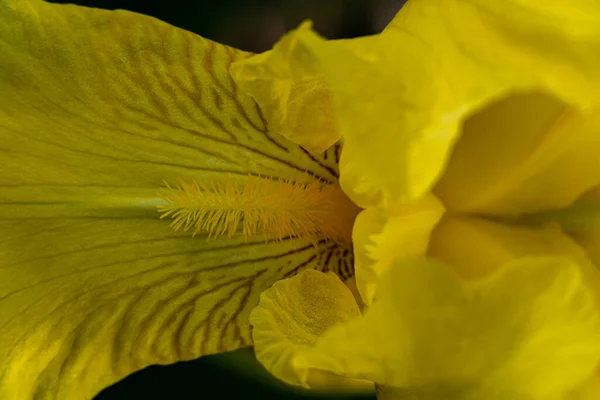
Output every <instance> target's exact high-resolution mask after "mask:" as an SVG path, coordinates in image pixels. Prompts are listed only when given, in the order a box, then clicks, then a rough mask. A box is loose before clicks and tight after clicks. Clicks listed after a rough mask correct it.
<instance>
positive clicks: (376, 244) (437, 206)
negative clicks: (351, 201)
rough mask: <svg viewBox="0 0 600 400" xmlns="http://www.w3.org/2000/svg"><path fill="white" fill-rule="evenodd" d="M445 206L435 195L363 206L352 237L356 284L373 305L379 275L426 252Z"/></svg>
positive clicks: (365, 300)
mask: <svg viewBox="0 0 600 400" xmlns="http://www.w3.org/2000/svg"><path fill="white" fill-rule="evenodd" d="M443 213H444V206H443V205H442V203H441V202H440V201H439V200H438V199H437V198H436V197H435V196H427V197H425V198H423V199H422V200H419V201H414V202H407V203H401V204H396V205H394V206H393V207H388V208H387V209H386V210H383V209H379V208H369V209H366V210H363V211H362V212H361V213H360V214H359V215H358V217H357V218H356V221H355V223H354V229H353V232H352V239H353V244H354V254H355V257H356V258H355V266H354V270H355V274H356V285H357V288H358V291H359V293H360V295H361V297H362V299H363V301H364V302H365V303H366V304H367V305H369V304H371V301H372V300H373V297H374V296H375V293H376V290H377V282H378V281H379V277H380V276H381V275H382V274H383V273H384V272H385V271H386V270H387V269H388V268H389V267H390V266H391V265H392V264H393V263H394V262H395V261H397V260H401V259H403V258H412V257H418V256H423V255H424V254H425V252H426V251H427V247H428V244H429V237H430V235H431V231H432V230H433V228H434V227H435V225H436V224H437V223H438V221H439V220H440V218H441V217H442V214H443Z"/></svg>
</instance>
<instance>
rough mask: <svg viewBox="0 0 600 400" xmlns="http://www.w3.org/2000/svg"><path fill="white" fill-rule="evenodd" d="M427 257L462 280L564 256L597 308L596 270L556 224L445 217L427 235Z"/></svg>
mask: <svg viewBox="0 0 600 400" xmlns="http://www.w3.org/2000/svg"><path fill="white" fill-rule="evenodd" d="M428 254H429V255H431V256H433V257H436V258H438V259H441V260H443V261H444V262H445V263H448V264H449V265H450V266H452V268H453V269H454V270H455V271H456V272H458V274H459V275H460V276H461V277H463V278H465V279H473V278H480V277H483V276H485V275H487V274H489V273H491V272H493V271H495V270H496V269H498V268H499V267H501V266H502V265H504V264H506V263H507V262H510V261H512V260H515V259H519V258H521V257H527V256H547V255H552V256H563V257H568V258H570V259H572V260H574V261H575V262H576V263H577V265H578V266H579V268H580V270H581V272H582V274H583V277H584V280H585V282H586V284H587V285H588V286H589V288H590V289H592V290H593V292H594V293H595V295H596V299H597V301H598V306H599V307H600V270H598V267H597V266H596V265H594V263H592V261H590V259H589V257H588V255H587V254H586V252H585V251H584V249H583V248H582V247H580V246H579V245H578V243H576V242H575V241H574V240H573V239H571V238H570V237H569V236H567V235H566V234H565V233H563V232H562V230H561V229H560V227H558V226H556V225H552V224H548V225H546V226H517V225H509V224H503V223H498V222H494V221H489V220H486V219H482V218H476V217H456V216H445V217H444V218H442V220H441V221H440V223H439V224H438V225H437V226H436V228H435V229H434V231H433V233H432V234H431V239H430V242H429V249H428Z"/></svg>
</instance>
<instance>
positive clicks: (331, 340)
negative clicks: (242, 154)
mask: <svg viewBox="0 0 600 400" xmlns="http://www.w3.org/2000/svg"><path fill="white" fill-rule="evenodd" d="M557 8H558V9H561V12H559V13H557V12H556V9H557ZM582 10H586V11H585V12H582ZM599 23H600V7H598V6H597V5H596V4H593V3H590V2H585V1H581V2H573V3H569V4H568V5H567V4H563V5H560V6H559V5H557V4H555V3H547V2H541V1H533V0H531V1H528V0H515V1H510V2H505V3H502V4H501V5H500V3H493V2H487V1H483V0H482V1H460V0H442V1H437V2H428V1H425V0H413V1H409V2H408V3H407V4H406V6H405V7H404V8H403V9H402V10H401V11H400V12H399V13H398V15H397V16H396V17H395V19H394V20H393V21H392V22H391V23H390V25H389V26H388V27H387V28H386V30H385V31H384V32H383V33H382V34H380V35H376V36H373V37H367V38H360V39H357V40H349V41H341V42H337V41H336V42H331V41H326V40H323V39H322V38H320V37H319V36H318V35H317V34H315V33H314V32H312V31H311V30H310V27H309V26H308V25H303V26H301V27H300V28H299V29H298V30H296V31H294V32H292V33H290V34H289V35H288V36H287V37H286V38H284V39H283V40H282V43H293V44H294V47H292V48H291V49H290V47H289V46H286V45H284V44H281V45H280V48H279V51H280V52H281V54H284V55H285V56H286V57H287V59H288V60H289V63H290V64H293V63H296V64H302V63H304V64H305V65H306V69H307V71H309V74H311V75H312V74H314V72H313V71H314V70H315V69H318V71H319V72H320V75H319V76H321V77H322V79H324V80H325V81H326V82H327V83H328V84H329V87H330V88H331V96H332V99H333V105H334V107H335V109H336V115H337V116H338V118H339V123H340V125H339V126H340V130H341V133H342V138H343V141H344V151H343V153H342V157H341V160H340V184H341V186H342V188H343V189H344V191H345V192H346V193H347V194H348V196H349V197H350V198H351V199H352V200H353V201H354V202H355V203H356V204H358V205H360V206H361V207H363V208H365V210H363V211H361V213H360V214H359V215H358V217H357V219H356V221H355V225H354V231H353V243H354V248H355V256H356V257H355V272H356V284H357V287H358V291H359V292H360V295H361V297H362V300H364V301H365V303H366V304H367V308H366V309H365V310H364V315H363V316H361V317H359V318H350V319H348V320H347V321H343V322H336V323H333V322H332V324H331V325H330V326H329V329H330V330H328V331H327V332H326V333H324V334H323V335H322V336H321V337H319V338H312V339H311V341H310V342H309V343H306V342H301V343H298V342H296V341H294V340H291V339H290V338H289V337H288V338H287V339H282V338H281V337H278V335H276V334H274V333H275V332H279V333H281V332H285V330H284V328H282V327H281V326H280V325H281V323H280V322H278V321H281V320H282V319H283V320H286V319H285V318H290V319H293V318H292V317H291V316H289V315H292V314H291V313H288V312H287V311H286V310H285V309H283V308H281V307H277V306H276V305H274V301H275V299H274V297H273V296H276V295H277V301H278V302H279V303H281V304H288V303H292V302H293V300H292V299H285V298H283V297H282V296H281V295H280V294H278V293H282V291H281V290H278V288H279V287H283V285H286V286H294V285H304V284H305V283H303V282H305V280H304V281H303V280H302V279H301V278H300V277H294V278H291V279H289V280H288V281H287V282H278V283H277V284H275V285H274V286H273V288H272V289H269V290H268V291H266V292H265V293H264V294H263V296H262V298H263V299H264V304H263V301H262V300H261V304H260V305H259V307H258V308H256V309H255V311H254V312H253V314H252V315H251V320H252V324H253V325H254V326H255V330H254V333H253V335H254V337H255V339H256V352H257V357H258V358H259V360H261V361H262V362H263V363H264V364H265V365H266V366H267V367H268V368H269V369H270V370H271V371H272V372H273V373H275V374H277V375H278V376H279V377H280V378H281V379H284V380H286V381H288V382H290V383H295V384H303V385H306V384H310V382H308V381H307V379H308V378H307V377H308V376H309V375H310V371H312V370H325V371H329V372H333V373H335V374H339V375H342V376H346V377H349V378H360V379H367V380H372V381H374V382H375V383H376V384H378V385H379V395H380V396H381V397H382V398H406V397H410V396H413V397H414V398H460V399H479V398H492V399H495V398H497V399H504V398H511V399H513V398H514V399H521V398H522V399H548V398H553V399H554V398H555V399H566V398H596V397H598V395H600V394H599V393H600V392H599V391H598V390H599V387H598V376H599V374H600V372H599V371H600V365H599V362H600V359H599V356H600V353H599V349H600V341H599V339H600V337H599V331H598V311H599V310H600V309H599V308H598V307H599V306H600V272H599V271H598V268H599V265H600V264H598V263H597V262H598V250H597V248H598V244H599V242H598V240H597V238H598V234H597V232H598V227H599V225H598V224H597V218H596V219H595V220H594V219H593V218H592V217H593V216H592V215H591V214H590V213H588V214H585V210H586V208H585V207H586V204H583V203H586V202H587V207H588V208H587V209H588V210H589V209H590V208H591V209H592V210H595V209H596V208H594V207H597V199H598V196H597V187H598V185H599V184H600V174H599V173H598V168H597V154H598V149H600V139H599V138H600V136H599V135H598V131H599V130H600V120H599V119H598V115H597V110H598V106H599V105H600V99H599V98H598V93H600V92H599V91H598V88H599V85H600V75H598V71H599V70H598V68H597V66H598V65H599V62H600V60H599V59H598V54H600V53H599V52H598V50H599V49H600V31H599V30H598V26H600V25H599ZM549 43H552V45H549ZM273 51H278V46H275V48H274V50H273ZM271 58H274V59H276V58H275V57H274V56H272V57H271ZM262 62H264V63H269V62H270V61H269V59H266V58H265V59H264V60H262ZM255 64H256V63H255V62H253V61H252V59H250V60H248V61H242V62H240V63H238V64H237V65H236V67H235V68H236V69H238V70H241V71H242V72H243V73H242V72H240V71H238V70H236V69H234V70H233V73H234V77H240V76H241V77H243V78H244V79H245V80H248V81H249V82H252V81H251V80H250V79H249V76H248V75H249V74H248V73H247V72H248V71H258V72H259V73H263V72H264V71H270V69H269V68H268V66H267V67H264V68H262V69H258V68H257V66H256V65H255ZM278 78H279V77H278V76H274V77H273V79H274V81H275V82H277V79H278ZM263 79H264V77H263ZM241 87H244V84H243V82H242V83H241ZM247 89H248V90H249V91H250V92H251V93H252V91H253V90H254V88H253V87H252V86H247ZM259 94H260V93H259ZM256 98H257V101H259V103H260V99H261V97H260V96H257V97H256ZM376 114H379V115H381V116H382V118H379V119H372V118H369V116H372V115H376ZM590 193H592V194H590ZM594 193H595V195H594ZM582 202H583V203H582ZM590 202H591V203H592V206H590V205H589V203H590ZM594 202H596V203H594ZM594 204H595V205H594ZM576 213H579V216H578V218H579V221H580V222H581V221H582V220H583V221H586V215H587V219H588V220H587V222H585V223H584V224H581V223H579V224H578V223H574V221H573V215H574V214H576ZM561 217H562V220H561ZM590 219H591V220H590ZM565 220H566V221H567V222H571V224H565V223H564V222H565ZM561 224H562V225H561ZM584 228H585V229H584ZM418 256H427V257H429V258H431V259H436V260H438V261H441V262H443V263H444V264H446V267H441V266H437V267H433V265H435V264H427V263H426V264H420V262H421V261H419V260H415V257H418ZM411 260H412V261H411ZM432 262H434V261H432ZM415 265H417V266H420V268H422V269H426V270H427V272H426V271H423V270H421V269H419V268H418V267H416V266H415ZM448 266H449V267H451V268H452V269H453V270H454V271H453V273H454V274H456V275H453V277H452V278H450V275H446V274H448V271H444V268H447V267H448ZM397 269H400V270H399V271H396V270H397ZM520 269H523V270H527V272H524V271H523V272H521V271H519V272H507V271H517V270H520ZM433 270H437V272H435V273H433V272H431V271H433ZM552 271H554V272H552ZM429 273H431V274H432V275H431V276H437V277H438V278H439V279H442V277H443V276H446V277H447V279H448V280H447V281H446V283H445V284H442V283H441V282H442V281H440V280H435V279H432V280H431V281H428V280H425V281H420V279H422V278H423V275H424V274H429ZM519 274H523V275H520V277H519ZM527 274H531V275H529V278H525V276H527ZM564 274H566V275H564ZM312 275H314V274H312ZM567 275H570V276H571V278H566V276H567ZM553 276H554V278H552V277H553ZM311 279H317V278H315V277H312V278H311ZM322 279H323V280H324V279H325V278H322ZM546 279H548V281H545V280H546ZM390 281H392V282H393V283H390ZM407 282H408V283H407ZM417 282H422V283H425V282H427V284H424V286H421V287H420V290H419V291H417V292H413V287H412V286H410V285H411V284H415V285H417ZM450 282H454V283H452V284H451V286H454V287H455V288H456V292H455V293H463V294H461V295H457V298H456V299H455V300H456V301H457V304H461V305H460V306H459V305H457V306H452V304H453V301H454V300H452V299H453V295H450V294H449V293H447V292H445V290H444V289H442V287H441V286H445V285H446V284H450ZM525 282H532V283H531V284H529V285H525V284H524V283H525ZM533 282H537V283H538V284H540V286H537V288H536V289H534V287H536V285H535V284H534V283H533ZM543 282H547V283H548V285H546V284H544V283H543ZM556 282H562V283H560V284H559V283H556ZM576 282H579V283H576ZM405 284H407V285H409V286H410V287H405V286H404V285H405ZM440 285H441V286H440ZM563 285H564V286H563ZM560 286H562V288H561V287H560ZM525 287H528V289H527V290H531V292H529V295H531V296H532V297H530V298H529V300H525V299H526V298H527V297H523V298H521V300H519V301H524V303H523V304H519V302H516V303H512V300H515V299H516V298H517V296H519V295H524V291H525V289H524V288H525ZM501 288H504V289H501ZM511 288H512V289H511ZM308 290H309V289H308V288H304V289H297V290H296V291H297V292H303V291H308ZM478 290H479V291H481V292H480V293H479V294H477V295H474V294H473V293H474V292H477V291H478ZM496 290H498V291H499V293H500V292H502V291H504V296H510V297H511V300H508V299H506V302H505V304H504V305H503V306H504V307H506V310H508V311H506V310H503V312H508V316H507V318H508V319H509V320H511V321H512V322H506V323H502V324H501V325H502V326H501V327H496V328H494V323H495V322H498V321H499V320H501V319H502V318H503V317H502V316H501V313H500V312H499V311H497V310H494V308H495V306H493V305H492V304H494V303H495V304H499V303H496V302H497V301H498V300H494V296H495V295H494V293H495V291H496ZM511 290H514V291H515V292H514V293H513V292H512V291H511ZM403 291H404V292H407V293H411V294H413V296H412V297H411V296H406V297H402V296H401V295H398V293H401V292H403ZM320 292H322V291H320ZM320 292H318V293H320ZM422 293H426V294H427V295H426V296H425V297H426V298H427V296H429V297H430V298H429V299H428V300H427V301H428V302H430V303H428V304H427V305H423V307H422V308H420V306H419V305H418V304H419V303H418V302H419V300H418V299H419V296H420V295H421V294H422ZM439 293H447V294H448V296H446V297H445V296H441V298H440V300H439V303H436V300H435V299H436V296H437V295H438V294H439ZM466 293H471V294H469V295H467V294H466ZM574 293H579V294H578V295H577V296H580V295H581V296H582V297H578V300H574V301H573V302H572V303H570V300H568V299H569V298H570V296H571V294H574ZM290 296H292V295H290ZM471 296H473V297H471ZM499 296H500V297H502V295H499ZM513 297H514V298H513ZM345 298H347V299H348V298H349V297H348V296H347V295H346V296H345ZM469 298H471V300H468V299H469ZM393 299H395V300H393ZM546 300H547V301H551V302H555V305H553V306H551V305H547V306H544V307H543V309H542V308H540V309H537V306H541V305H542V304H544V301H546ZM471 301H473V302H476V303H480V304H479V306H481V307H483V308H482V311H481V315H485V314H488V313H489V315H494V316H495V317H496V318H497V320H496V321H495V322H491V321H488V322H482V321H483V320H484V319H485V318H483V319H481V318H479V317H475V316H473V315H471V316H469V317H467V316H466V314H462V313H468V311H467V310H468V309H469V308H470V306H468V305H467V303H469V302H471ZM515 301H516V300H515ZM536 302H537V303H538V304H537V305H535V304H536ZM569 303H570V304H571V306H567V304H569ZM392 304H395V305H392ZM524 304H529V305H528V306H525V305H524ZM530 306H531V307H533V308H529V310H530V311H531V315H530V316H528V315H527V313H528V312H526V311H524V310H526V309H528V307H530ZM563 306H566V307H567V308H570V311H567V309H564V310H563V311H559V310H560V309H561V307H563ZM403 307H407V309H404V308H403ZM410 307H414V308H415V309H416V310H415V311H414V312H415V319H414V320H412V321H408V320H406V319H405V318H408V316H409V315H410V314H411V312H413V311H412V310H410ZM486 307H487V308H486ZM383 309H385V310H387V311H386V312H383V311H382V310H383ZM484 309H485V310H486V311H483V310H484ZM584 310H587V311H584ZM523 312H524V313H523ZM328 313H330V314H331V313H333V312H332V311H328ZM560 313H562V314H563V316H564V317H566V318H568V319H569V318H571V317H573V318H574V319H573V320H571V321H569V322H567V321H566V320H565V321H563V322H558V320H555V322H551V321H553V318H562V317H560V316H559V315H558V314H560ZM282 314H285V315H288V316H289V317H284V316H282ZM297 314H298V313H297ZM300 314H301V313H300ZM545 314H547V315H545ZM461 315H462V316H461ZM544 315H545V316H544ZM297 318H298V319H299V320H302V319H306V318H309V317H307V316H303V315H299V316H298V317H297ZM310 318H313V319H314V320H316V321H320V320H321V316H320V311H319V310H318V308H316V309H311V316H310ZM446 318H447V319H446ZM437 319H441V320H442V321H445V322H443V323H442V322H439V321H437ZM542 320H545V321H546V323H548V324H549V325H545V323H542V324H538V322H540V321H542ZM576 320H578V321H576ZM396 321H399V322H396ZM438 322H439V323H440V325H439V326H440V327H439V328H437V326H438V325H437V324H438ZM480 322H481V325H479V327H478V328H473V329H474V330H473V332H472V333H473V335H471V334H469V333H466V332H464V331H461V330H460V329H457V328H451V326H455V325H460V326H469V325H473V327H474V326H476V325H477V324H479V323H480ZM292 323H293V322H292ZM513 323H516V324H517V325H518V324H524V325H523V326H524V327H526V328H523V329H521V328H518V327H517V325H513ZM562 324H565V325H567V326H570V327H572V328H573V330H572V331H566V330H561V329H560V328H559V326H561V325H562ZM509 327H510V328H509ZM446 329H447V330H446ZM456 331H460V332H461V334H457V336H456V337H453V336H452V333H453V332H456ZM516 331H521V332H523V333H524V334H523V336H519V335H517V336H515V334H516ZM488 334H489V335H491V336H495V340H496V343H495V345H496V346H498V348H497V349H495V348H492V346H494V345H492V344H487V345H481V343H482V342H481V341H480V340H484V339H483V338H485V337H486V335H488ZM387 335H389V336H387ZM563 335H564V336H563ZM580 335H581V336H580ZM301 336H302V335H300V334H299V333H295V335H294V337H301ZM423 338H427V340H425V339H423ZM541 338H543V339H541ZM259 339H260V340H259ZM286 340H287V341H290V340H291V341H292V345H289V346H288V349H293V351H289V350H288V351H286V352H285V357H284V358H281V357H279V358H278V357H276V356H275V354H276V353H275V352H274V349H281V346H282V343H284V342H285V341H286ZM421 340H423V344H422V346H424V347H427V346H429V347H430V349H427V350H424V349H423V348H421ZM485 340H487V339H485ZM402 343H406V346H405V347H404V346H403V345H402ZM476 343H479V344H476ZM490 343H491V342H490ZM438 344H439V347H438V346H437V345H438ZM461 346H462V347H461ZM471 346H472V347H471ZM527 346H531V347H527ZM538 346H539V347H538ZM436 349H437V350H436ZM498 349H500V350H498ZM550 349H551V350H550ZM521 350H522V351H523V353H519V352H520V351H521ZM471 351H472V352H473V353H471ZM495 351H499V353H496V355H494V352H495ZM546 351H550V352H553V353H552V354H553V355H552V356H551V358H552V361H551V360H550V359H547V360H546V359H545V357H546V354H545V352H546ZM278 354H281V350H279V353H278ZM419 357H424V358H425V359H426V360H427V361H422V362H424V363H425V364H424V365H421V366H419V365H418V363H419V362H421V360H420V359H419ZM452 357H457V358H456V359H453V358H452ZM561 357H565V358H564V359H563V361H561V362H559V364H557V365H555V367H551V368H548V369H546V368H545V367H546V366H549V365H554V364H553V362H555V361H558V360H560V359H561ZM286 363H287V365H286ZM533 365H535V366H536V367H535V368H532V367H531V366H533ZM290 366H291V367H290ZM486 368H491V369H487V370H486ZM463 373H465V374H466V375H462V374H463ZM586 396H587V397H586Z"/></svg>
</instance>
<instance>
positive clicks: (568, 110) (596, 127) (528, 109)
mask: <svg viewBox="0 0 600 400" xmlns="http://www.w3.org/2000/svg"><path fill="white" fill-rule="evenodd" d="M598 132H600V116H599V114H598V111H597V109H596V110H594V111H589V112H583V111H578V110H576V109H574V108H573V107H571V106H569V105H568V104H566V103H564V102H562V101H560V100H558V99H556V98H554V97H551V96H548V95H546V94H543V93H535V92H533V93H532V92H530V93H524V94H516V95H512V96H508V97H506V98H503V99H502V100H499V101H497V102H495V103H493V104H491V105H489V106H487V107H485V108H484V109H483V110H480V111H478V112H476V113H475V114H474V115H472V116H470V117H469V118H468V119H467V120H466V121H465V123H464V125H463V129H462V135H461V138H460V140H459V141H458V143H457V145H456V147H455V149H454V152H453V153H452V157H451V160H450V163H449V165H448V167H447V169H446V172H445V174H444V175H443V177H442V179H441V180H440V181H439V182H438V184H437V186H436V188H435V193H436V194H437V195H438V196H440V198H441V199H442V200H443V201H444V204H446V206H447V207H448V208H449V209H451V210H453V211H457V212H474V213H486V214H496V215H498V214H499V215H502V214H504V215H506V214H512V215H514V214H520V213H533V212H539V211H543V210H549V209H559V208H563V207H567V206H569V205H570V204H571V203H573V202H574V201H575V200H576V199H577V198H578V197H579V196H581V195H582V194H583V193H584V192H586V191H587V190H588V189H590V188H591V187H593V186H595V185H597V184H598V183H599V182H600V172H599V171H598V168H597V155H598V151H599V150H600V135H598Z"/></svg>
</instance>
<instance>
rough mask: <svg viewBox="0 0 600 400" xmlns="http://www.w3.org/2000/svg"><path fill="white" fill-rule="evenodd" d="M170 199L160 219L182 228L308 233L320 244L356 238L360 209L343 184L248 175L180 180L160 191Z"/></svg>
mask: <svg viewBox="0 0 600 400" xmlns="http://www.w3.org/2000/svg"><path fill="white" fill-rule="evenodd" d="M160 196H161V198H162V199H163V200H164V201H165V202H166V203H167V205H162V206H159V207H158V211H159V212H160V213H162V215H161V217H160V218H166V217H170V218H171V219H172V220H173V221H172V222H171V226H172V227H173V229H174V230H176V231H184V232H187V231H192V236H195V235H197V234H198V233H200V232H203V231H204V232H208V238H214V237H216V236H221V235H225V234H227V236H228V237H233V236H234V235H235V234H236V232H238V229H239V228H240V227H241V230H242V233H243V235H244V237H245V238H246V239H248V238H250V237H253V236H255V235H257V234H261V235H262V236H263V237H264V238H265V240H268V239H269V238H274V239H276V240H281V239H283V238H285V237H307V238H309V239H310V240H312V241H313V243H316V242H317V241H318V240H320V239H331V240H335V241H342V242H348V243H350V242H351V240H352V225H353V224H354V220H355V218H356V215H357V214H358V212H359V211H360V208H358V207H357V206H356V205H355V204H354V203H352V201H351V200H350V199H348V197H347V196H346V195H345V194H344V192H342V190H341V188H340V187H339V185H337V184H324V183H323V182H319V181H315V182H312V183H300V182H294V181H287V180H283V179H277V180H276V179H270V178H260V177H255V176H248V179H247V180H246V182H243V183H240V182H239V181H235V180H234V179H233V178H232V177H231V176H229V175H228V176H227V177H226V179H224V181H223V182H222V183H214V182H213V183H211V184H210V186H209V185H207V184H206V183H205V182H201V181H193V182H191V183H186V182H183V181H180V183H179V185H178V186H176V187H174V188H172V187H170V186H169V185H167V187H166V188H165V189H163V190H162V191H161V193H160Z"/></svg>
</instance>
